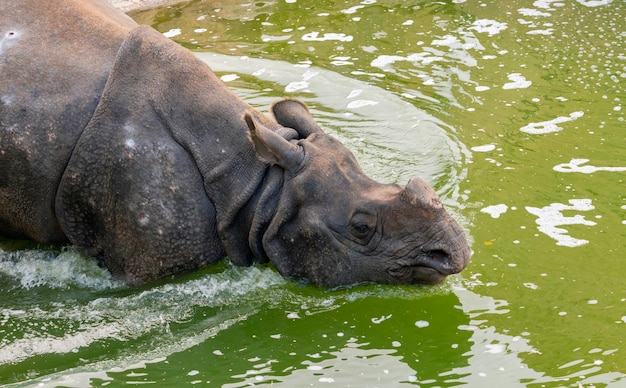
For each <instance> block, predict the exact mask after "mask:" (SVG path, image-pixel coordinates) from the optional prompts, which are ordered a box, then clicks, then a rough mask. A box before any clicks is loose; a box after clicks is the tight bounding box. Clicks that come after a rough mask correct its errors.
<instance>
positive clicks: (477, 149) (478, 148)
mask: <svg viewBox="0 0 626 388" xmlns="http://www.w3.org/2000/svg"><path fill="white" fill-rule="evenodd" d="M495 149H496V146H495V144H485V145H481V146H474V147H472V148H470V150H472V151H474V152H491V151H493V150H495Z"/></svg>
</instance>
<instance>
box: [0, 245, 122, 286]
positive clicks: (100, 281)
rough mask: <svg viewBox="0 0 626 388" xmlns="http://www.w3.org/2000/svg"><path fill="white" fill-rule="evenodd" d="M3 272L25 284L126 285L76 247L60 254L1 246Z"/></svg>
mask: <svg viewBox="0 0 626 388" xmlns="http://www.w3.org/2000/svg"><path fill="white" fill-rule="evenodd" d="M0 273H2V274H4V275H6V276H9V277H11V278H14V279H16V280H17V281H18V282H19V283H20V285H21V287H23V288H26V289H32V288H35V287H44V286H45V287H49V288H55V289H67V288H71V287H79V288H87V289H93V290H107V289H116V288H121V287H124V283H123V282H121V281H118V280H115V279H113V278H112V277H111V274H110V273H109V272H108V271H107V270H106V269H104V268H101V267H99V266H98V264H97V263H96V261H95V260H93V259H91V258H88V257H85V256H82V255H81V254H80V253H78V252H77V251H76V250H74V249H73V248H66V249H64V250H63V251H62V252H61V253H60V254H56V253H54V252H51V251H42V250H22V251H17V252H7V251H4V250H2V249H0Z"/></svg>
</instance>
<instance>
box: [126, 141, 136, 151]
mask: <svg viewBox="0 0 626 388" xmlns="http://www.w3.org/2000/svg"><path fill="white" fill-rule="evenodd" d="M124 145H125V146H126V148H130V149H135V140H133V139H126V141H125V142H124Z"/></svg>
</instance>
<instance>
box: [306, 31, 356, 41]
mask: <svg viewBox="0 0 626 388" xmlns="http://www.w3.org/2000/svg"><path fill="white" fill-rule="evenodd" d="M352 39H354V37H353V36H352V35H346V34H344V33H324V35H322V36H320V33H319V32H317V31H313V32H309V33H307V34H304V35H302V40H304V41H305V42H324V41H330V40H337V41H339V42H352Z"/></svg>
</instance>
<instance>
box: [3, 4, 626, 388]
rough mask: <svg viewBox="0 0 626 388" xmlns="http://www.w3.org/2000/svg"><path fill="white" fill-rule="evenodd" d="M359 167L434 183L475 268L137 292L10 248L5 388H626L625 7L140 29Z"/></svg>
mask: <svg viewBox="0 0 626 388" xmlns="http://www.w3.org/2000/svg"><path fill="white" fill-rule="evenodd" d="M132 16H133V17H134V18H135V19H136V20H137V21H139V22H140V23H145V24H150V25H153V26H154V27H155V28H157V29H158V30H159V31H162V32H164V33H166V34H167V35H168V36H171V37H172V39H174V40H175V41H177V42H179V43H180V44H183V45H184V46H186V47H189V48H191V49H194V51H197V52H198V56H199V57H200V58H201V59H203V60H205V61H207V62H208V63H209V64H210V65H211V66H212V67H213V69H214V70H215V71H216V72H218V74H219V75H220V76H221V77H222V78H223V80H224V81H226V83H227V85H228V86H229V87H231V88H233V89H234V90H235V91H236V92H237V93H238V94H239V95H241V96H242V97H243V98H244V99H245V100H246V101H248V102H250V103H251V104H252V105H254V106H257V107H259V108H260V109H262V110H265V111H266V110H267V107H268V106H269V104H270V103H271V102H272V101H274V100H275V99H277V98H280V97H282V96H293V97H298V98H300V99H302V100H304V101H306V102H307V103H308V104H309V105H310V106H311V110H312V111H313V112H314V114H315V115H316V117H318V118H319V121H320V122H321V123H322V124H323V126H324V127H325V128H326V129H327V130H328V131H329V132H331V133H333V134H334V135H335V136H337V137H338V138H340V139H341V140H342V141H344V142H345V143H346V144H347V145H348V146H349V147H350V148H351V149H352V150H353V151H354V153H355V154H356V155H357V157H358V159H359V160H360V161H361V163H362V164H363V165H364V168H365V169H366V171H367V172H368V173H369V174H370V175H372V176H374V177H375V178H376V179H378V180H380V181H385V182H398V183H401V184H404V183H406V180H407V179H408V178H409V177H410V176H412V175H415V174H419V175H422V176H424V177H425V178H427V179H428V180H429V181H430V182H431V183H432V184H433V185H434V186H435V187H436V189H437V191H438V192H439V193H440V194H441V196H442V197H443V199H444V202H445V203H446V205H447V206H448V208H449V209H450V211H451V213H453V214H454V215H455V217H456V218H457V219H459V221H460V223H461V224H462V225H463V226H464V227H465V228H466V229H467V231H468V235H469V237H470V239H471V241H472V249H473V251H474V255H473V259H472V263H471V264H470V266H469V267H468V269H467V270H466V271H465V272H464V273H463V274H462V275H461V276H458V277H455V278H453V279H450V280H449V281H448V282H446V283H445V284H444V285H442V286H438V287H434V288H415V287H395V286H394V287H391V286H375V285H370V286H361V287H354V288H346V289H338V290H322V289H318V288H315V287H312V286H309V285H306V284H296V283H293V282H289V281H285V280H284V279H282V278H281V277H280V276H279V275H278V274H277V273H276V272H275V271H274V270H273V269H272V268H271V267H253V268H248V269H239V268H234V267H231V266H229V265H228V264H221V265H218V266H216V267H212V268H207V269H206V270H204V271H202V272H199V273H196V274H192V275H187V276H181V277H177V278H175V279H168V281H164V282H162V283H159V284H156V285H152V286H150V287H145V288H141V289H128V288H126V287H124V286H123V285H121V284H119V283H118V282H116V281H114V280H113V279H111V278H110V277H109V276H108V274H107V273H106V272H105V271H103V270H101V269H100V268H98V267H97V266H95V265H94V264H93V262H91V261H89V260H87V259H85V258H83V257H80V256H79V255H77V254H76V253H75V252H74V251H73V250H72V249H64V250H62V251H60V252H59V251H55V250H50V248H49V247H47V248H46V249H44V250H37V249H32V247H29V248H28V249H22V250H18V251H17V252H16V251H15V249H18V248H23V246H21V245H20V244H17V243H15V242H10V243H9V242H3V244H2V246H3V247H4V248H3V249H2V251H0V293H1V294H2V299H1V301H2V302H0V384H17V385H31V384H32V385H40V386H90V385H91V386H120V385H127V384H141V383H155V384H157V385H161V386H180V385H182V384H199V385H207V383H210V384H212V385H225V386H231V387H236V386H248V385H261V384H267V385H270V384H274V385H282V386H310V385H313V386H328V385H330V386H341V387H345V386H358V387H364V386H372V387H373V386H385V387H389V386H399V385H407V384H414V385H417V386H423V387H437V386H456V385H469V386H477V387H483V386H512V387H515V386H531V387H543V386H545V387H562V386H565V387H580V386H585V387H589V386H594V387H604V386H617V387H621V386H626V288H625V287H624V286H623V281H622V278H623V277H624V275H623V274H624V273H626V243H625V241H626V194H625V193H624V188H625V187H626V185H625V183H624V179H625V178H626V160H625V159H626V157H625V156H626V152H625V151H626V122H625V120H624V111H625V110H626V109H625V108H624V107H623V105H624V99H626V92H625V87H624V84H625V83H626V42H625V40H626V24H625V23H624V20H626V2H624V1H620V0H613V1H610V0H604V1H602V0H595V1H594V0H587V1H585V0H578V1H573V0H571V1H569V0H562V1H559V0H537V1H535V2H533V1H522V0H517V1H508V2H486V1H485V2H476V1H472V0H467V1H462V0H456V1H437V2H402V1H391V0H387V1H383V0H380V1H375V0H366V1H361V2H359V1H356V0H355V1H340V2H332V1H315V2H313V1H303V0H288V1H283V0H281V1H276V2H263V1H260V2H242V1H229V2H220V1H211V2H203V1H192V2H189V3H183V4H180V5H177V6H171V7H167V8H163V9H159V10H150V11H145V12H140V13H135V14H133V15H132Z"/></svg>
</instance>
